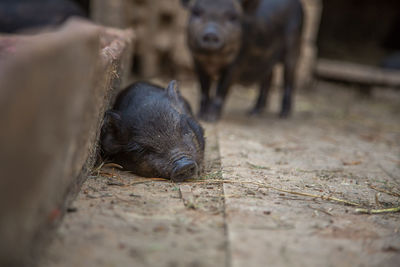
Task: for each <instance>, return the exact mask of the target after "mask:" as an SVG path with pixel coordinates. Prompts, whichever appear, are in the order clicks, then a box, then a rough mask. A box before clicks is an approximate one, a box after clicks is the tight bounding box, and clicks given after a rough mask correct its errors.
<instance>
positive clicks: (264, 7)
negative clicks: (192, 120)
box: [181, 0, 303, 121]
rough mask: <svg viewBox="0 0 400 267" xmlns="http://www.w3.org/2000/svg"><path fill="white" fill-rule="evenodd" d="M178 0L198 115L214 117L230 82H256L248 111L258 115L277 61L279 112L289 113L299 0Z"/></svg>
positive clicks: (297, 48)
mask: <svg viewBox="0 0 400 267" xmlns="http://www.w3.org/2000/svg"><path fill="white" fill-rule="evenodd" d="M181 1H182V4H183V5H184V6H185V7H187V8H188V10H189V11H190V17H189V21H188V26H187V40H188V45H189V48H190V51H191V53H192V55H193V60H194V64H195V69H196V72H197V75H198V78H199V82H200V87H201V100H200V110H199V117H200V118H201V119H203V120H206V121H217V120H218V119H219V118H220V116H221V113H222V109H223V106H224V102H225V98H226V96H227V94H228V92H229V88H230V86H231V85H232V84H233V83H235V82H240V83H242V84H245V85H249V84H253V83H258V84H259V87H260V89H259V95H258V99H257V101H256V104H255V106H254V108H253V109H252V110H251V111H250V114H260V113H261V112H262V111H263V110H264V108H265V106H266V103H267V98H268V91H269V87H270V84H271V78H272V69H273V67H274V66H275V65H276V64H277V63H280V62H282V63H283V66H284V86H283V87H284V92H283V97H282V106H281V111H280V116H281V117H287V116H288V115H290V112H291V109H292V93H293V90H294V84H295V70H296V64H297V61H298V57H299V53H300V43H301V32H302V25H303V9H302V5H301V3H300V1H299V0H181ZM215 79H218V83H217V88H216V91H215V94H214V93H213V92H212V91H211V86H212V82H213V80H215Z"/></svg>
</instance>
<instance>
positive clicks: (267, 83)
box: [249, 70, 272, 116]
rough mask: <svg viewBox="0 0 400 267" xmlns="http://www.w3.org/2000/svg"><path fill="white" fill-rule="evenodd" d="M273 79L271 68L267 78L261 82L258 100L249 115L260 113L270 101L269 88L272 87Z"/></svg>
mask: <svg viewBox="0 0 400 267" xmlns="http://www.w3.org/2000/svg"><path fill="white" fill-rule="evenodd" d="M271 80H272V71H271V70H269V71H268V72H267V74H266V76H265V78H264V79H263V80H262V81H261V83H260V88H259V93H258V98H257V102H256V104H255V105H254V107H253V109H251V110H250V112H249V115H251V116H253V115H260V114H261V113H262V112H263V111H264V109H265V107H266V105H267V101H268V95H269V89H270V87H271Z"/></svg>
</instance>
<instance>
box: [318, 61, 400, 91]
mask: <svg viewBox="0 0 400 267" xmlns="http://www.w3.org/2000/svg"><path fill="white" fill-rule="evenodd" d="M315 75H316V77H318V78H322V79H327V80H334V81H342V82H348V83H355V84H361V85H374V86H386V87H396V88H400V70H388V69H383V68H379V67H374V66H368V65H362V64H356V63H350V62H346V61H338V60H330V59H319V60H318V61H317V64H316V68H315Z"/></svg>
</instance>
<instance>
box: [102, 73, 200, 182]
mask: <svg viewBox="0 0 400 267" xmlns="http://www.w3.org/2000/svg"><path fill="white" fill-rule="evenodd" d="M101 146H102V150H103V152H104V156H106V157H108V158H109V159H110V160H112V161H113V162H115V163H118V164H120V165H122V166H123V167H124V169H126V170H130V171H132V172H134V173H136V174H139V175H141V176H145V177H163V178H170V179H172V180H174V181H182V180H184V179H187V178H191V177H194V176H196V175H197V174H198V173H199V171H200V169H201V167H202V162H203V157H204V136H203V129H202V127H201V126H200V125H199V123H198V122H197V121H196V120H195V119H194V118H193V114H192V111H191V108H190V106H189V104H188V103H187V101H186V100H185V99H184V98H182V97H181V95H180V93H179V91H178V88H177V85H176V82H175V81H171V82H170V83H169V84H168V87H167V88H166V89H163V88H161V87H158V86H155V85H152V84H148V83H144V82H138V83H134V84H133V85H131V86H129V87H128V88H127V89H125V90H123V91H122V92H121V93H120V94H119V95H118V97H117V100H116V103H115V105H114V107H113V109H112V110H109V111H107V112H106V115H105V118H104V124H103V127H102V133H101Z"/></svg>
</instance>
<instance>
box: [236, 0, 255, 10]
mask: <svg viewBox="0 0 400 267" xmlns="http://www.w3.org/2000/svg"><path fill="white" fill-rule="evenodd" d="M239 2H240V3H241V4H242V7H243V10H245V11H251V10H253V9H255V8H256V7H257V6H258V3H259V2H260V0H239Z"/></svg>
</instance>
